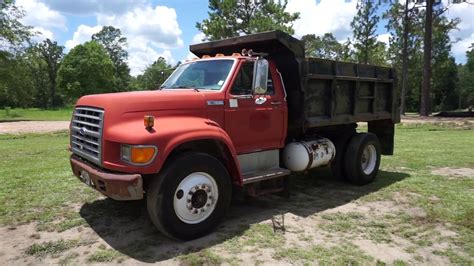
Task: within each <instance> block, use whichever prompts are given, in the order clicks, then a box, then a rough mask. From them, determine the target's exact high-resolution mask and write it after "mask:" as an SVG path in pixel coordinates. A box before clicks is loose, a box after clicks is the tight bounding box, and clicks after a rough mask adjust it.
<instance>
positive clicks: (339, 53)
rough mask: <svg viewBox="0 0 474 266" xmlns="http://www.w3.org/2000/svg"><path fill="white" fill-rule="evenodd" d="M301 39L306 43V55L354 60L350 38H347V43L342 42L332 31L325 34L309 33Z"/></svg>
mask: <svg viewBox="0 0 474 266" xmlns="http://www.w3.org/2000/svg"><path fill="white" fill-rule="evenodd" d="M301 39H302V40H303V41H304V43H305V53H306V56H309V57H319V58H324V59H332V60H342V61H352V51H351V48H350V45H351V42H350V40H347V41H346V42H345V43H340V42H338V41H337V40H336V38H335V37H334V35H332V33H325V34H324V35H323V36H316V35H314V34H307V35H304V36H303V37H302V38H301Z"/></svg>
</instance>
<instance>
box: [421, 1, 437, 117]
mask: <svg viewBox="0 0 474 266" xmlns="http://www.w3.org/2000/svg"><path fill="white" fill-rule="evenodd" d="M425 2H426V11H425V34H424V37H423V51H424V52H423V79H422V84H421V105H420V115H421V116H428V115H429V114H430V112H431V110H430V109H431V74H432V72H431V49H432V39H433V33H432V32H433V5H434V2H435V1H434V0H426V1H425Z"/></svg>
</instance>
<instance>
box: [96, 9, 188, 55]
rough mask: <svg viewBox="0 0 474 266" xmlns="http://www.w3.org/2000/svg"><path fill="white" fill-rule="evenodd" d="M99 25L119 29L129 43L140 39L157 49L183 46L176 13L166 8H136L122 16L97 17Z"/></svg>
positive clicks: (102, 15)
mask: <svg viewBox="0 0 474 266" xmlns="http://www.w3.org/2000/svg"><path fill="white" fill-rule="evenodd" d="M97 21H98V24H99V25H104V26H105V25H112V26H114V27H116V28H119V29H120V30H121V31H122V32H123V33H124V34H125V36H127V38H129V42H133V39H135V38H138V37H139V38H142V39H143V40H145V41H147V42H148V43H149V44H150V45H152V46H155V47H157V48H165V49H170V48H178V47H181V46H182V45H183V40H182V39H181V34H182V31H181V29H180V28H179V25H178V20H177V15H176V11H175V10H174V8H168V7H166V6H156V7H154V8H153V7H150V6H147V7H144V8H136V9H134V10H132V11H129V12H127V13H124V14H122V15H104V14H99V15H98V16H97Z"/></svg>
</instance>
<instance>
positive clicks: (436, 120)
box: [0, 116, 474, 134]
mask: <svg viewBox="0 0 474 266" xmlns="http://www.w3.org/2000/svg"><path fill="white" fill-rule="evenodd" d="M401 122H402V123H403V124H437V125H452V126H457V127H459V126H460V127H474V118H453V117H449V118H448V117H445V118H442V117H428V118H422V117H419V116H405V117H402V121H401ZM68 128H69V121H20V122H5V123H0V134H23V133H48V132H54V131H60V130H67V129H68Z"/></svg>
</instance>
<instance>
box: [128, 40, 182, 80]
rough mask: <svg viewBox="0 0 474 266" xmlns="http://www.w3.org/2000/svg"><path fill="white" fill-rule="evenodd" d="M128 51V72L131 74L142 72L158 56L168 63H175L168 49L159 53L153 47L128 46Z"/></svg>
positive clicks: (135, 74)
mask: <svg viewBox="0 0 474 266" xmlns="http://www.w3.org/2000/svg"><path fill="white" fill-rule="evenodd" d="M128 51H129V57H128V65H129V67H130V74H131V75H132V76H137V75H139V74H141V73H143V71H144V70H145V69H146V68H147V67H148V66H149V65H151V64H153V62H155V61H156V60H157V59H158V58H159V57H163V58H164V59H166V62H167V63H168V64H172V65H173V64H175V63H176V61H175V60H174V58H173V56H172V54H171V51H170V50H163V51H162V52H161V53H159V52H157V51H155V50H154V49H142V48H138V49H137V48H135V47H130V48H129V49H128Z"/></svg>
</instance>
